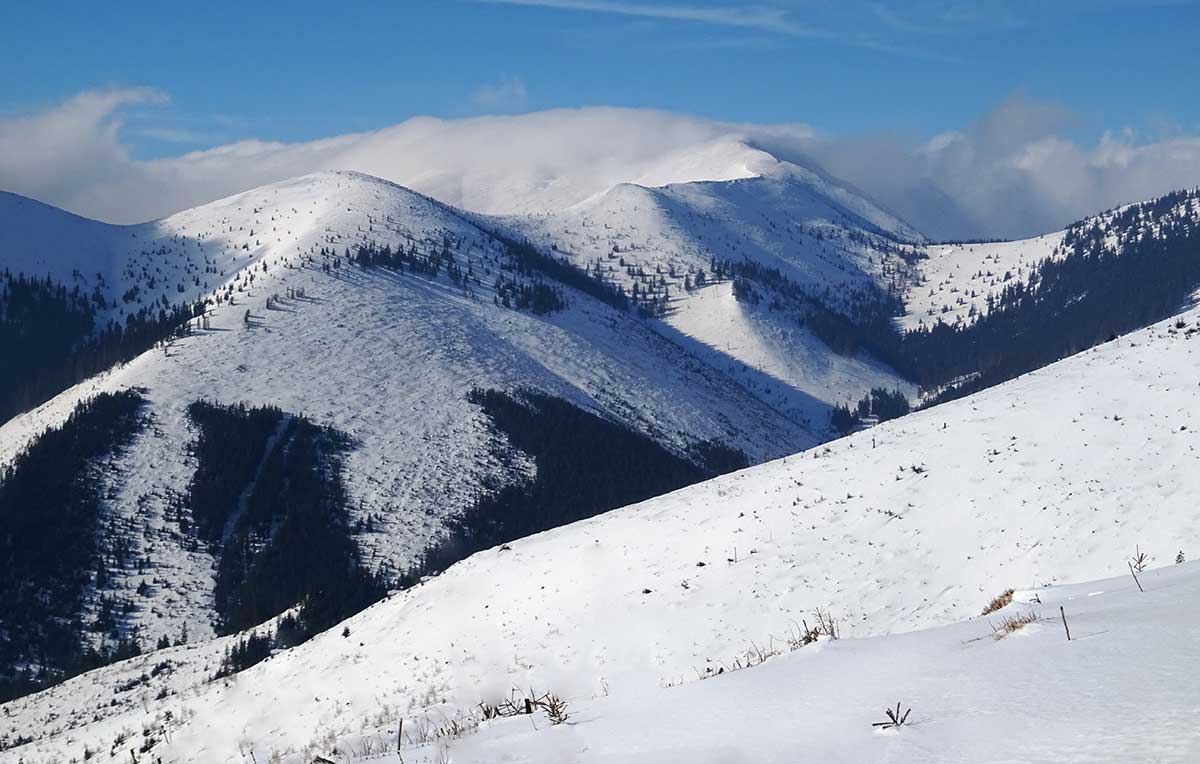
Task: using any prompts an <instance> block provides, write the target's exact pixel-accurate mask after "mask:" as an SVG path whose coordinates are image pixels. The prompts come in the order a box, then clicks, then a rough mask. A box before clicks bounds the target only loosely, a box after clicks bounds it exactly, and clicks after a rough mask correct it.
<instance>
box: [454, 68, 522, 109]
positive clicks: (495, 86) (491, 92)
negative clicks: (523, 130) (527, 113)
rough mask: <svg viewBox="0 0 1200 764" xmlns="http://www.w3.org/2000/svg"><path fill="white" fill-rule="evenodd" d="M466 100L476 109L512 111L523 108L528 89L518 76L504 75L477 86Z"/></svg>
mask: <svg viewBox="0 0 1200 764" xmlns="http://www.w3.org/2000/svg"><path fill="white" fill-rule="evenodd" d="M467 100H468V101H469V102H470V105H471V107H472V108H473V109H475V110H476V111H482V112H491V113H497V112H500V113H506V112H514V111H520V110H522V109H524V108H525V104H526V102H527V101H528V100H529V91H528V90H527V89H526V88H525V81H524V80H522V79H521V78H520V77H504V78H502V79H501V80H499V81H497V82H492V83H489V84H487V85H483V86H481V87H479V88H477V89H476V90H475V91H474V92H472V93H471V95H470V96H469V97H468V99H467Z"/></svg>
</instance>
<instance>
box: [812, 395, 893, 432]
mask: <svg viewBox="0 0 1200 764" xmlns="http://www.w3.org/2000/svg"><path fill="white" fill-rule="evenodd" d="M910 410H911V406H910V404H909V402H908V398H906V397H905V396H904V393H902V392H900V391H899V390H888V389H885V388H882V387H873V388H871V392H869V393H867V394H866V395H864V396H863V397H862V398H861V399H859V401H858V403H857V404H855V406H854V408H850V407H849V406H847V405H845V404H838V405H836V406H834V407H833V411H831V412H830V414H829V426H830V427H831V428H833V430H834V431H835V432H839V433H842V434H843V435H844V434H846V433H848V432H850V431H852V430H853V429H854V428H856V427H858V426H859V425H860V424H862V423H863V421H864V420H865V419H866V418H867V417H871V416H873V417H875V418H876V419H877V420H878V421H880V422H886V421H888V420H889V419H895V418H897V417H902V416H904V415H905V414H907V413H908V412H909V411H910Z"/></svg>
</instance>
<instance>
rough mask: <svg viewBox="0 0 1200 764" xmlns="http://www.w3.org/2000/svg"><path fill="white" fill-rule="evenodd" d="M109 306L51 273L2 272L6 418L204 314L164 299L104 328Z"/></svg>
mask: <svg viewBox="0 0 1200 764" xmlns="http://www.w3.org/2000/svg"><path fill="white" fill-rule="evenodd" d="M105 307H107V304H106V302H105V299H104V297H103V296H102V295H101V294H100V293H99V292H98V291H97V292H95V293H93V294H92V295H87V294H84V293H83V292H82V291H81V290H80V289H79V288H78V287H75V288H72V289H68V288H67V287H65V286H64V285H62V284H59V283H56V282H54V281H52V280H50V279H49V278H45V279H39V278H30V277H26V276H24V275H21V274H17V275H15V276H14V275H13V274H12V273H9V272H8V271H5V272H4V273H2V274H0V358H3V359H4V362H3V363H0V422H4V421H7V420H9V419H11V418H12V417H14V416H16V415H17V414H19V413H21V412H22V411H27V410H29V409H31V408H33V407H35V406H38V405H40V404H42V403H44V402H45V401H47V400H49V399H50V398H52V397H54V396H55V395H57V394H58V393H60V392H62V391H63V390H65V389H67V388H68V387H70V386H71V385H74V384H77V383H78V382H82V381H83V380H85V379H87V378H88V377H91V376H93V375H95V374H98V373H99V372H101V371H104V370H105V369H108V368H110V367H112V366H114V365H116V364H118V363H124V362H126V361H129V360H131V359H133V358H135V357H136V356H138V355H140V354H141V353H143V352H145V351H146V350H149V349H150V348H152V347H153V346H154V344H155V343H156V342H159V341H160V340H164V339H167V338H169V337H171V336H172V335H174V334H175V333H176V332H177V331H179V329H180V327H182V326H183V325H184V324H185V323H186V322H187V320H188V319H189V318H192V317H194V316H196V315H198V310H199V309H198V308H197V307H196V306H194V305H190V304H189V305H177V306H172V305H170V304H169V302H168V301H167V300H166V298H163V300H162V302H161V304H159V305H157V306H156V307H153V308H150V307H143V308H141V309H139V310H138V311H137V312H135V313H132V314H130V315H129V316H128V317H127V318H126V320H125V322H124V323H120V322H117V321H115V320H114V321H111V322H110V323H109V324H108V325H106V326H99V325H97V321H96V312H97V311H98V310H101V309H104V308H105Z"/></svg>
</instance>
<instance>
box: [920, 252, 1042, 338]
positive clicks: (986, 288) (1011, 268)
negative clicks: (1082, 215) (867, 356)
mask: <svg viewBox="0 0 1200 764" xmlns="http://www.w3.org/2000/svg"><path fill="white" fill-rule="evenodd" d="M1065 233H1066V232H1065V231H1058V232H1056V233H1050V234H1045V235H1043V236H1038V237H1037V238H1034V239H1022V240H1020V241H998V242H986V243H976V244H937V245H933V246H930V247H927V248H926V249H925V253H926V254H927V255H928V258H927V259H924V260H922V261H921V262H920V264H919V268H918V271H917V274H918V275H917V276H916V278H914V279H913V280H911V281H910V288H909V290H908V294H907V296H906V299H905V314H904V316H903V318H901V319H900V325H901V326H902V327H903V328H905V329H916V328H917V327H919V326H926V327H929V326H933V325H934V324H936V323H937V322H938V321H941V322H943V323H946V324H956V323H960V322H962V323H967V324H969V323H971V322H973V321H974V320H975V319H976V318H978V317H979V316H980V315H982V314H985V313H987V307H988V298H989V297H992V298H996V297H999V296H1000V293H1001V291H1003V289H1004V287H1005V286H1007V285H1009V284H1012V283H1025V281H1026V280H1027V278H1028V272H1029V268H1030V267H1031V266H1033V265H1036V264H1037V263H1039V262H1041V261H1042V260H1046V259H1049V258H1054V257H1059V256H1061V254H1062V253H1061V252H1060V251H1059V250H1058V248H1059V246H1060V245H1061V244H1062V242H1063V237H1064V236H1065Z"/></svg>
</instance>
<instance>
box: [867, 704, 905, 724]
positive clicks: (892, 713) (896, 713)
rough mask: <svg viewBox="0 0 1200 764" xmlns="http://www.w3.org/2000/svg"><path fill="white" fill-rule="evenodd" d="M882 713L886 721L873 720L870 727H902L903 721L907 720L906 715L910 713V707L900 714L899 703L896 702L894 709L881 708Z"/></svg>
mask: <svg viewBox="0 0 1200 764" xmlns="http://www.w3.org/2000/svg"><path fill="white" fill-rule="evenodd" d="M883 713H884V715H885V716H887V721H882V722H875V723H874V724H872V725H871V726H872V727H879V728H880V729H885V730H888V729H893V728H896V727H903V726H904V723H905V722H907V721H908V715H909V714H911V713H912V709H911V708H909V709H908V710H906V711H905V712H904V713H903V714H901V713H900V704H899V703H897V704H896V708H895V710H893V709H891V708H885V709H883Z"/></svg>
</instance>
